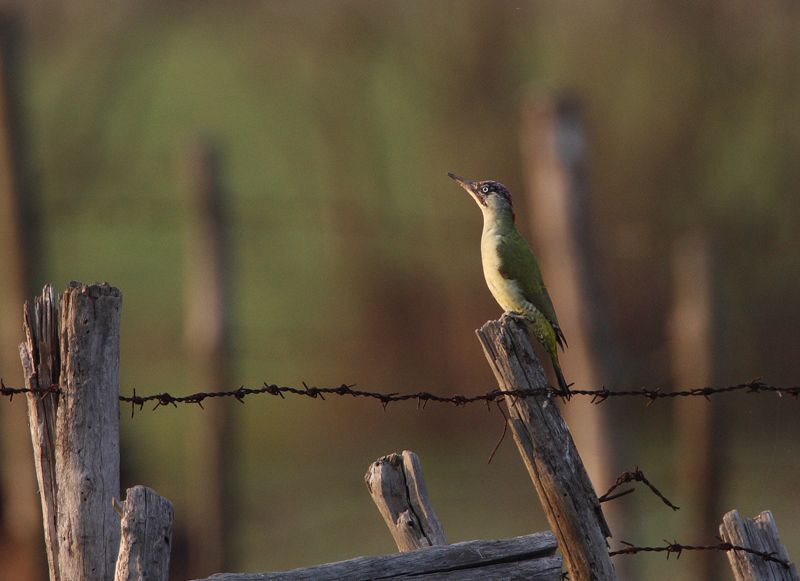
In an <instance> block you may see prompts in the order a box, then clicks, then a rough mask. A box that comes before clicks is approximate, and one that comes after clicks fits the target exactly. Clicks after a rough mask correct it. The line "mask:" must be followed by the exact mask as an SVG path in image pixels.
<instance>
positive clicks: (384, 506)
mask: <svg viewBox="0 0 800 581" xmlns="http://www.w3.org/2000/svg"><path fill="white" fill-rule="evenodd" d="M364 480H365V482H366V483H367V488H369V493H370V495H371V496H372V500H374V501H375V504H376V505H377V507H378V510H379V511H380V513H381V515H382V516H383V520H385V521H386V526H388V527H389V531H390V532H391V533H392V537H393V538H394V541H395V543H397V548H398V549H399V550H400V551H402V552H407V551H413V550H415V549H422V548H424V547H433V546H437V545H446V544H447V539H445V536H444V531H443V530H442V524H441V522H439V517H437V516H436V513H435V512H434V510H433V505H431V502H430V499H429V498H428V489H427V487H426V486H425V478H424V476H423V475H422V463H421V462H420V461H419V456H417V455H416V454H414V452H411V451H409V450H404V451H403V452H402V453H401V454H389V455H388V456H383V457H382V458H378V459H377V460H375V462H373V463H372V464H371V465H370V467H369V469H368V470H367V473H366V475H365V476H364Z"/></svg>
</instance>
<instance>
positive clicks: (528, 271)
mask: <svg viewBox="0 0 800 581" xmlns="http://www.w3.org/2000/svg"><path fill="white" fill-rule="evenodd" d="M498 251H499V254H500V261H501V262H500V274H501V275H502V276H503V278H506V279H508V280H516V281H517V282H518V283H519V285H520V288H521V289H522V294H523V296H524V297H525V299H526V300H527V301H529V302H530V303H531V304H532V305H533V306H534V307H536V308H537V309H538V310H539V312H541V313H542V314H543V315H544V316H545V318H546V319H547V320H548V321H549V322H550V324H551V325H552V326H553V330H554V331H555V333H556V341H558V344H559V345H560V346H561V348H562V349H563V348H564V346H565V345H566V344H567V340H566V339H565V338H564V333H562V332H561V327H560V326H559V324H558V317H556V310H555V309H554V308H553V301H552V300H550V293H548V292H547V287H546V286H545V285H544V281H543V280H542V272H541V270H539V263H538V262H537V261H536V257H535V256H534V255H533V251H532V250H531V247H530V246H529V245H528V242H527V241H526V240H525V239H524V238H523V237H522V235H521V234H520V233H519V230H517V229H516V228H513V229H512V231H511V232H509V233H508V235H506V236H504V237H503V240H502V241H501V242H500V248H498Z"/></svg>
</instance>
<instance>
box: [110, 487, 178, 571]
mask: <svg viewBox="0 0 800 581" xmlns="http://www.w3.org/2000/svg"><path fill="white" fill-rule="evenodd" d="M174 514H175V513H174V510H173V508H172V503H171V502H170V501H169V500H167V499H166V498H164V497H162V496H159V494H158V493H157V492H156V491H155V490H153V489H152V488H147V487H146V486H134V487H133V488H129V489H128V490H127V491H126V497H125V502H124V503H123V504H122V541H121V542H120V546H119V556H118V557H117V568H116V574H115V576H114V581H167V580H168V579H169V554H170V549H171V547H172V521H173V518H174Z"/></svg>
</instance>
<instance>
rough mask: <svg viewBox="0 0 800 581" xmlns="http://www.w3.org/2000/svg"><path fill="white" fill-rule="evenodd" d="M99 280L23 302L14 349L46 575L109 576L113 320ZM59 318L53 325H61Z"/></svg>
mask: <svg viewBox="0 0 800 581" xmlns="http://www.w3.org/2000/svg"><path fill="white" fill-rule="evenodd" d="M121 303H122V295H121V293H120V291H119V290H118V289H116V288H114V287H111V286H109V285H107V284H99V285H92V286H86V285H83V284H80V283H76V282H72V283H70V285H69V287H68V288H67V290H66V291H65V292H64V294H63V295H62V296H61V301H60V306H59V305H57V304H56V298H55V293H54V291H53V287H52V286H49V285H48V286H46V287H45V289H44V291H43V292H42V296H41V297H37V298H36V299H35V300H34V302H33V303H26V305H25V336H26V341H25V342H24V343H23V344H21V345H20V357H21V359H22V367H23V370H24V372H25V384H26V386H27V387H28V388H36V389H42V390H50V389H51V388H52V387H54V386H55V387H56V388H57V390H58V393H55V392H53V393H46V394H41V395H40V394H28V414H29V421H30V428H31V439H32V441H33V450H34V461H35V464H36V476H37V479H38V482H39V493H40V496H41V501H42V512H43V517H44V529H45V542H46V544H47V557H48V564H49V568H50V579H51V580H52V581H62V580H63V581H72V580H78V579H81V580H83V579H111V578H113V575H114V565H115V561H116V556H117V551H118V549H119V540H120V522H119V516H118V515H117V514H116V513H115V512H114V509H113V507H112V499H114V498H118V497H119V323H120V306H121ZM59 320H60V325H59Z"/></svg>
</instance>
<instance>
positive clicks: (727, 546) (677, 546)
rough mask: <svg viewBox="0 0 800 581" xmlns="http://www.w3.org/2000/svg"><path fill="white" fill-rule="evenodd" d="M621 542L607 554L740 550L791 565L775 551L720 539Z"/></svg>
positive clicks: (780, 563) (678, 554)
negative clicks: (640, 544) (648, 544)
mask: <svg viewBox="0 0 800 581" xmlns="http://www.w3.org/2000/svg"><path fill="white" fill-rule="evenodd" d="M621 542H622V544H623V545H625V548H624V549H618V550H616V551H611V552H609V553H608V554H609V555H610V556H611V557H615V556H617V555H636V554H638V553H666V554H667V559H669V558H670V556H671V555H676V557H675V558H676V559H680V557H681V554H682V553H683V552H684V551H723V552H728V551H741V552H743V553H748V554H750V555H755V556H756V557H761V558H762V559H764V560H765V561H769V562H772V563H778V564H779V565H782V566H783V567H784V568H785V569H788V568H789V567H790V566H791V564H790V563H789V562H788V561H786V560H784V559H781V558H779V557H777V556H776V553H774V552H771V551H759V550H757V549H752V548H750V547H742V546H740V545H734V544H732V543H728V542H724V541H720V542H719V543H717V544H716V545H682V544H681V543H678V542H677V541H667V540H664V544H663V545H661V546H657V547H638V546H636V545H634V544H632V543H628V542H626V541H621Z"/></svg>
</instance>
